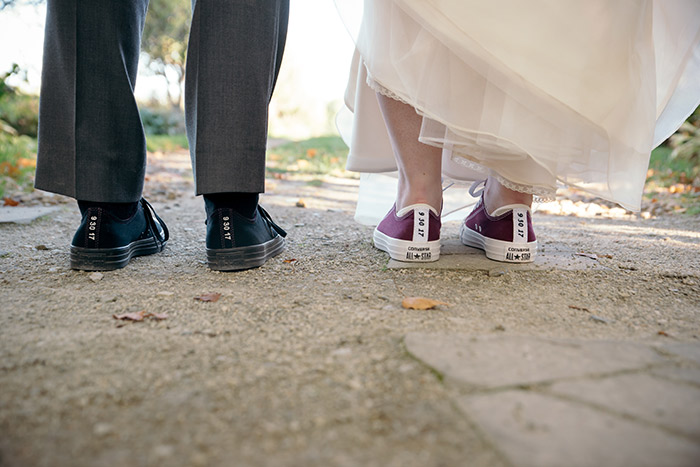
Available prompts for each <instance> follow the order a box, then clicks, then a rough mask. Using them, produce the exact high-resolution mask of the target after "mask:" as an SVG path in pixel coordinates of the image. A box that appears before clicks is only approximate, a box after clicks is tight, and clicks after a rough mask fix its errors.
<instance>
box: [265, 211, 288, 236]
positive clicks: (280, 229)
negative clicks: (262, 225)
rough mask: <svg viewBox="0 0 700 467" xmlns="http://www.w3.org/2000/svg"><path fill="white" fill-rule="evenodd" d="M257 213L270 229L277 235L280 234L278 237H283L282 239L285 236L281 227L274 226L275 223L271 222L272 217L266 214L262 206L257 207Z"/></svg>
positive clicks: (285, 233)
mask: <svg viewBox="0 0 700 467" xmlns="http://www.w3.org/2000/svg"><path fill="white" fill-rule="evenodd" d="M258 212H259V213H260V216H261V217H262V218H263V220H265V222H267V224H268V225H269V226H270V227H272V228H273V229H275V231H276V232H277V233H278V234H280V235H281V236H283V237H286V236H287V232H286V231H285V230H284V229H283V228H282V227H280V226H279V225H277V224H275V221H273V220H272V217H270V214H268V212H267V211H265V209H264V208H263V207H262V206H260V205H258Z"/></svg>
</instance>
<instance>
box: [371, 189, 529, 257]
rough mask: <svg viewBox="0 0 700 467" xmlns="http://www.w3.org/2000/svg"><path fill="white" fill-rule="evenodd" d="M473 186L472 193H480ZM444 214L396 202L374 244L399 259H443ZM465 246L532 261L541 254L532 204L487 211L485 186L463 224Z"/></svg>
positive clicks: (462, 238)
mask: <svg viewBox="0 0 700 467" xmlns="http://www.w3.org/2000/svg"><path fill="white" fill-rule="evenodd" d="M479 185H480V184H475V185H473V186H472V189H471V190H470V193H472V194H473V195H474V196H478V195H479V191H474V188H476V187H478V186H479ZM441 226H442V223H441V221H440V215H439V213H438V211H437V210H436V209H434V208H433V207H431V206H429V205H427V204H413V205H411V206H406V207H405V208H403V209H401V210H399V211H398V212H397V211H396V205H395V204H394V206H393V207H392V208H391V210H390V211H389V213H388V214H387V215H386V216H385V217H384V219H383V220H382V221H381V222H380V223H379V225H378V226H377V228H376V229H374V246H376V247H377V248H379V249H380V250H382V251H386V252H387V253H389V255H390V256H391V258H392V259H395V260H397V261H410V262H428V261H437V260H438V259H440V227H441ZM460 239H461V241H462V243H463V244H464V245H467V246H470V247H474V248H479V249H481V250H484V252H485V253H486V257H488V258H490V259H492V260H496V261H504V262H508V263H528V262H530V261H533V260H534V259H535V255H536V254H537V239H536V238H535V231H534V230H533V228H532V214H531V212H530V207H529V206H526V205H524V204H510V205H507V206H503V207H500V208H498V209H496V210H495V211H494V212H492V213H490V214H489V213H488V212H487V211H486V207H485V205H484V194H483V188H482V189H481V196H480V198H479V201H478V202H477V204H476V205H475V206H474V209H473V211H472V212H471V214H469V215H468V216H467V218H466V219H465V220H464V222H463V223H462V227H461V229H460Z"/></svg>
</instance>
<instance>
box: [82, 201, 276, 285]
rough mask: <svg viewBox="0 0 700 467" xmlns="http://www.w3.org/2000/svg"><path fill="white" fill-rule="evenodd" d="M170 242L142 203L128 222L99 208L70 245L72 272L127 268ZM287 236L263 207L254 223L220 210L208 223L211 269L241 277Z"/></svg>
mask: <svg viewBox="0 0 700 467" xmlns="http://www.w3.org/2000/svg"><path fill="white" fill-rule="evenodd" d="M169 236H170V234H169V232H168V227H167V226H166V225H165V222H163V220H162V219H161V218H160V217H159V216H158V215H157V214H156V212H155V211H154V210H153V207H152V206H151V205H150V204H149V203H148V201H146V200H145V199H143V198H142V199H141V201H139V203H138V206H137V208H136V212H134V214H133V215H132V216H130V217H129V218H128V219H120V218H119V217H117V216H115V215H114V214H112V213H111V212H110V211H109V210H106V209H104V208H102V207H99V206H93V207H89V208H87V209H86V210H85V211H84V212H83V218H82V221H81V223H80V226H79V227H78V230H77V232H76V233H75V236H74V237H73V241H72V242H71V249H70V263H71V268H72V269H80V270H84V271H110V270H113V269H119V268H123V267H124V266H126V265H127V264H128V263H129V261H130V260H131V258H133V257H134V256H143V255H151V254H154V253H158V252H160V251H162V250H163V248H165V244H166V243H167V241H168V238H169ZM286 236H287V233H286V232H285V231H284V230H283V229H282V228H281V227H279V226H278V225H277V224H275V223H274V222H273V221H272V218H270V215H269V214H268V213H267V211H265V210H264V209H263V208H262V207H261V206H258V207H257V209H256V211H255V213H254V215H253V217H252V218H248V217H245V216H243V215H241V214H239V213H238V212H236V211H235V210H233V209H228V208H220V209H216V210H214V211H213V212H212V213H211V214H210V215H209V216H208V218H207V239H206V245H207V260H208V263H209V267H210V268H211V269H213V270H215V271H238V270H241V269H249V268H254V267H257V266H261V265H262V264H263V263H265V261H267V260H268V259H270V258H272V257H273V256H275V255H277V254H279V253H281V252H282V250H283V249H284V237H286Z"/></svg>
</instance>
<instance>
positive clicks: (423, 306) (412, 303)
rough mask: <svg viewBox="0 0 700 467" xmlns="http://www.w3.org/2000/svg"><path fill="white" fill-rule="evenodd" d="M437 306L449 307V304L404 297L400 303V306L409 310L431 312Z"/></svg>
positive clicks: (421, 298) (430, 299)
mask: <svg viewBox="0 0 700 467" xmlns="http://www.w3.org/2000/svg"><path fill="white" fill-rule="evenodd" d="M438 305H447V306H450V304H449V303H445V302H441V301H440V300H433V299H432V298H425V297H406V298H404V299H403V301H402V302H401V306H402V307H404V308H406V309H409V310H431V309H433V308H435V307H436V306H438Z"/></svg>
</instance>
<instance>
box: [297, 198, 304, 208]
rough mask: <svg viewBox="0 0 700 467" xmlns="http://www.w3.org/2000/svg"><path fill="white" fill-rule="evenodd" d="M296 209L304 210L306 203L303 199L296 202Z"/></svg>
mask: <svg viewBox="0 0 700 467" xmlns="http://www.w3.org/2000/svg"><path fill="white" fill-rule="evenodd" d="M297 207H298V208H305V207H306V201H304V200H303V199H300V200H299V201H297Z"/></svg>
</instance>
